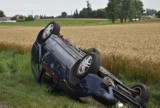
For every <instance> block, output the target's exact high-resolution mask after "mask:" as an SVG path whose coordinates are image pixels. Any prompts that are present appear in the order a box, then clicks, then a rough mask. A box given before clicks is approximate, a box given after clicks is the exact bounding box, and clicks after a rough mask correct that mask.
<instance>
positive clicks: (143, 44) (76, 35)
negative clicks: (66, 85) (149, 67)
mask: <svg viewBox="0 0 160 108" xmlns="http://www.w3.org/2000/svg"><path fill="white" fill-rule="evenodd" d="M42 28H43V27H18V26H0V43H1V42H3V43H7V44H10V45H12V43H14V44H17V45H23V46H24V47H31V45H32V43H33V42H34V40H35V38H36V35H37V34H38V32H39V31H40V30H41V29H42ZM61 34H63V35H64V38H69V40H70V41H71V42H73V43H74V44H76V45H77V46H79V47H82V48H90V47H96V48H98V49H99V50H100V52H101V53H102V54H106V55H108V54H118V55H122V56H125V57H128V58H138V59H139V60H140V61H141V62H143V61H153V62H155V63H159V62H160V24H159V23H146V24H119V25H104V26H81V27H62V30H61Z"/></svg>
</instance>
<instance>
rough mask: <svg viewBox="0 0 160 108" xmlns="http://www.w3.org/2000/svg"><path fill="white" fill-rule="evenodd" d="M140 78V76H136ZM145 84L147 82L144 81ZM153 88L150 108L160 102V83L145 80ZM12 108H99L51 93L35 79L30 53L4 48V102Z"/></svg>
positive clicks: (0, 77)
mask: <svg viewBox="0 0 160 108" xmlns="http://www.w3.org/2000/svg"><path fill="white" fill-rule="evenodd" d="M135 77H136V76H135ZM119 78H120V80H122V82H124V83H125V84H126V85H128V86H132V85H134V84H136V83H140V82H141V81H143V80H141V78H139V77H138V78H136V80H134V79H130V78H127V77H126V76H125V75H124V74H121V75H119ZM144 83H145V82H144ZM145 84H147V86H148V87H149V89H150V91H151V99H150V102H149V104H148V108H157V107H158V106H159V105H160V103H159V101H160V85H159V83H158V82H157V83H155V82H150V83H147V82H146V83H145ZM1 104H5V105H7V106H8V107H9V108H15V107H16V108H37V107H38V108H96V107H94V104H82V103H79V102H77V101H75V100H72V99H71V98H70V97H69V96H68V95H66V94H64V93H59V94H55V93H52V94H49V93H47V92H46V87H45V86H40V85H38V84H37V83H36V82H35V79H34V77H33V75H32V71H31V68H30V54H24V55H21V54H19V53H18V52H17V51H10V52H6V51H2V50H1V51H0V105H1Z"/></svg>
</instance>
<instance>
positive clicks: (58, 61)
mask: <svg viewBox="0 0 160 108" xmlns="http://www.w3.org/2000/svg"><path fill="white" fill-rule="evenodd" d="M31 55H32V56H31V64H32V65H31V66H32V70H33V74H34V77H35V79H36V81H37V82H38V83H40V84H41V83H43V82H44V83H46V84H47V88H48V91H60V90H61V91H64V92H66V93H67V94H69V95H71V96H75V97H77V98H79V97H87V96H90V97H92V98H93V99H95V100H96V101H98V102H100V103H101V104H103V105H106V106H114V105H116V104H118V105H119V107H122V106H121V105H123V104H127V105H130V106H131V107H137V108H141V107H146V104H147V102H148V100H149V91H148V89H147V87H146V86H145V85H144V84H138V85H135V86H133V87H132V88H128V87H126V86H125V85H124V84H123V83H122V82H121V81H120V80H118V79H117V78H116V77H115V76H114V75H112V74H111V73H110V72H109V71H107V70H106V69H105V68H103V67H102V66H101V64H100V55H99V52H98V50H97V49H95V48H91V49H89V50H85V49H81V48H77V47H76V46H74V45H73V44H71V43H70V42H69V41H68V40H65V39H64V38H63V36H62V35H60V26H59V24H58V23H56V22H54V21H53V22H51V23H49V24H48V25H47V26H46V27H45V28H44V29H43V30H41V31H40V33H39V34H38V36H37V39H36V41H35V42H34V44H33V47H32V52H31Z"/></svg>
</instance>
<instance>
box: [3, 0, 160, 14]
mask: <svg viewBox="0 0 160 108" xmlns="http://www.w3.org/2000/svg"><path fill="white" fill-rule="evenodd" d="M86 1H87V0H0V10H3V11H4V13H5V15H6V16H13V15H15V14H22V15H31V14H33V15H47V16H57V15H60V14H61V12H63V11H65V12H67V14H73V13H74V11H75V9H78V10H81V9H82V8H83V7H86ZM89 1H90V3H91V6H92V9H98V8H104V7H106V6H107V3H108V0H89ZM142 1H143V3H144V8H145V9H146V8H151V9H156V10H160V0H142Z"/></svg>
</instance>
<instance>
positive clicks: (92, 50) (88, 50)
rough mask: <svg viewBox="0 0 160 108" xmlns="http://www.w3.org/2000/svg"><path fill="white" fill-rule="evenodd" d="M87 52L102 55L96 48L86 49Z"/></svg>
mask: <svg viewBox="0 0 160 108" xmlns="http://www.w3.org/2000/svg"><path fill="white" fill-rule="evenodd" d="M86 52H95V53H96V54H98V55H100V52H99V51H98V49H96V48H89V49H87V50H86Z"/></svg>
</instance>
